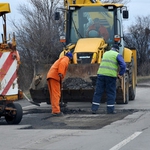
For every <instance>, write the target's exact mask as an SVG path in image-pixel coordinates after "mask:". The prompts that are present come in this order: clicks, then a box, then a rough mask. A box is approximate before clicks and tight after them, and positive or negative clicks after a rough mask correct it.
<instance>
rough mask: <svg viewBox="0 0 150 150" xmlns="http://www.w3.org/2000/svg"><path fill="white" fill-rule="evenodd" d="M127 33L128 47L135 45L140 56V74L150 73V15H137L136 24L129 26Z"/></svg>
mask: <svg viewBox="0 0 150 150" xmlns="http://www.w3.org/2000/svg"><path fill="white" fill-rule="evenodd" d="M128 31H129V34H127V35H125V41H126V43H127V45H128V47H135V48H136V50H137V57H138V74H139V75H149V74H150V71H149V69H147V68H148V66H149V65H150V16H147V17H137V18H136V21H135V24H133V25H131V26H130V27H129V28H128Z"/></svg>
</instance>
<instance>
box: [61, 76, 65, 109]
mask: <svg viewBox="0 0 150 150" xmlns="http://www.w3.org/2000/svg"><path fill="white" fill-rule="evenodd" d="M61 89H62V78H61V77H60V107H66V104H65V103H64V102H63V92H62V90H61Z"/></svg>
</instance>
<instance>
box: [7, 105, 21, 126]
mask: <svg viewBox="0 0 150 150" xmlns="http://www.w3.org/2000/svg"><path fill="white" fill-rule="evenodd" d="M7 107H12V108H15V109H16V112H15V114H14V113H11V111H9V112H8V113H6V115H5V120H6V122H7V123H8V124H19V123H20V121H21V120H22V116H23V111H22V107H21V105H20V104H18V103H9V104H8V105H7Z"/></svg>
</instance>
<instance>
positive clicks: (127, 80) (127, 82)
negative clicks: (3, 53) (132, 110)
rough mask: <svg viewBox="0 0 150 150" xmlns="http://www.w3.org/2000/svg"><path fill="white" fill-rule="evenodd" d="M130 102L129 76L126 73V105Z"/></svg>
mask: <svg viewBox="0 0 150 150" xmlns="http://www.w3.org/2000/svg"><path fill="white" fill-rule="evenodd" d="M128 102H129V74H128V73H125V100H124V104H128Z"/></svg>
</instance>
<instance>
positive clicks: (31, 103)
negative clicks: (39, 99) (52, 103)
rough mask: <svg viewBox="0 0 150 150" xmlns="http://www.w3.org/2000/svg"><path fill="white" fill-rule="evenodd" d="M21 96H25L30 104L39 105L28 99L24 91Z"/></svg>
mask: <svg viewBox="0 0 150 150" xmlns="http://www.w3.org/2000/svg"><path fill="white" fill-rule="evenodd" d="M23 96H24V97H25V98H26V100H27V101H28V102H30V103H31V104H33V105H36V106H40V104H39V103H36V102H34V101H33V100H31V99H29V98H28V97H27V96H26V95H25V93H23Z"/></svg>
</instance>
